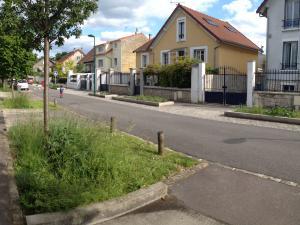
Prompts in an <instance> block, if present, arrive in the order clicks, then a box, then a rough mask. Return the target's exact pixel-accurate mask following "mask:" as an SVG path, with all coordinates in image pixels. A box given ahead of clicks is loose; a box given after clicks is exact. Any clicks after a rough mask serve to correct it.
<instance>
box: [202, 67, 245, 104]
mask: <svg viewBox="0 0 300 225" xmlns="http://www.w3.org/2000/svg"><path fill="white" fill-rule="evenodd" d="M205 101H206V102H207V103H219V104H224V105H226V104H228V105H244V104H246V101H247V75H246V74H245V73H241V72H239V71H238V70H236V69H234V68H232V67H226V66H223V67H220V68H218V69H214V70H211V71H208V72H207V74H206V75H205Z"/></svg>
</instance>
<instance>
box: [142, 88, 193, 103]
mask: <svg viewBox="0 0 300 225" xmlns="http://www.w3.org/2000/svg"><path fill="white" fill-rule="evenodd" d="M144 95H150V96H160V97H164V98H166V99H168V100H171V101H176V102H186V103H190V102H191V89H181V88H168V87H155V86H145V87H144Z"/></svg>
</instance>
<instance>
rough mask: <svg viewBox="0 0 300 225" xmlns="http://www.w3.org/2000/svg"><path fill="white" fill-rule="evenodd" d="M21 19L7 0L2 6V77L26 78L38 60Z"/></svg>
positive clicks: (0, 74)
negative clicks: (23, 29) (22, 30)
mask: <svg viewBox="0 0 300 225" xmlns="http://www.w3.org/2000/svg"><path fill="white" fill-rule="evenodd" d="M21 26H22V24H21V21H20V20H18V18H17V13H16V10H15V8H14V7H13V5H12V1H10V0H6V1H5V2H4V3H3V4H2V5H1V7H0V53H1V54H0V79H1V81H2V82H1V83H2V85H3V84H4V80H6V79H13V78H15V79H18V78H25V77H26V76H28V75H31V74H32V66H33V64H34V61H35V60H36V55H34V54H33V52H32V50H33V49H32V48H31V47H30V43H29V40H28V39H26V38H25V37H24V35H23V33H22V32H21V31H20V30H21Z"/></svg>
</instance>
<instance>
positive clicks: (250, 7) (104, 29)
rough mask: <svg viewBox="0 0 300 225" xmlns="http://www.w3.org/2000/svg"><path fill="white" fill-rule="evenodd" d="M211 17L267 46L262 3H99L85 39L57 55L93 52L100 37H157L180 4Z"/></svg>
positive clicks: (193, 0) (154, 0)
mask: <svg viewBox="0 0 300 225" xmlns="http://www.w3.org/2000/svg"><path fill="white" fill-rule="evenodd" d="M175 1H177V2H180V3H181V4H182V5H185V6H188V7H190V8H193V9H195V10H198V11H200V12H203V13H205V14H208V15H210V16H213V17H216V18H218V19H221V20H225V21H228V22H229V23H231V24H232V25H233V26H234V27H235V28H237V29H238V30H239V31H240V32H242V33H243V34H244V35H246V36H247V37H248V38H249V39H250V40H252V41H253V42H254V43H255V44H256V45H258V46H259V47H261V46H266V44H265V43H266V40H265V36H266V34H265V33H266V18H261V17H259V15H258V14H256V9H257V8H258V6H259V5H260V4H261V2H262V0H181V1H180V0H173V1H171V0H99V3H98V4H99V8H98V11H97V13H95V14H94V15H92V16H91V17H90V18H88V19H87V20H86V21H85V23H84V25H83V27H82V28H83V32H82V36H81V37H80V38H79V39H76V38H74V37H72V38H70V39H68V40H66V41H65V45H64V46H62V47H59V48H58V47H55V46H54V47H53V49H52V50H51V55H52V56H54V55H55V54H56V53H57V52H62V51H72V50H73V49H74V48H83V50H84V52H87V51H89V50H90V49H91V48H92V46H93V39H92V38H90V37H88V35H89V34H93V35H95V36H96V40H97V44H100V43H102V42H105V41H108V40H113V39H117V38H120V37H122V36H126V35H129V34H133V33H134V32H135V31H136V29H138V32H143V33H144V34H145V35H147V36H148V34H151V35H152V36H155V35H156V34H157V32H158V31H159V30H160V28H161V27H162V25H163V24H164V23H165V21H166V19H167V18H168V17H169V16H170V14H171V13H172V11H173V10H174V9H175V7H176V2H175Z"/></svg>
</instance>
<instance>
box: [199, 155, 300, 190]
mask: <svg viewBox="0 0 300 225" xmlns="http://www.w3.org/2000/svg"><path fill="white" fill-rule="evenodd" d="M203 161H207V160H203ZM207 162H208V163H209V164H210V165H217V166H219V167H222V168H224V169H229V170H232V171H238V172H241V173H245V174H249V175H252V176H256V177H259V178H262V179H266V180H271V181H274V182H277V183H281V184H285V185H288V186H291V187H300V184H298V183H296V182H293V181H288V180H284V179H281V178H276V177H272V176H268V175H264V174H261V173H255V172H251V171H248V170H244V169H239V168H234V167H230V166H226V165H222V164H220V163H217V162H210V161H207Z"/></svg>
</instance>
